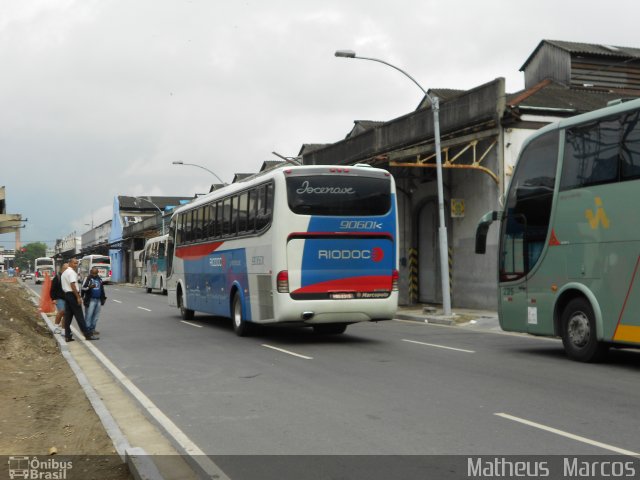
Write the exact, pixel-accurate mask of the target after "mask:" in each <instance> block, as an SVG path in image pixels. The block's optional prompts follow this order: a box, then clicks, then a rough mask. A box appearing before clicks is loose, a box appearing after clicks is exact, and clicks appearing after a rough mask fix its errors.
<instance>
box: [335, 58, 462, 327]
mask: <svg viewBox="0 0 640 480" xmlns="http://www.w3.org/2000/svg"><path fill="white" fill-rule="evenodd" d="M335 56H336V57H342V58H357V59H359V60H370V61H372V62H378V63H383V64H385V65H387V66H389V67H391V68H393V69H395V70H398V71H399V72H400V73H402V74H403V75H405V76H406V77H407V78H409V80H411V81H412V82H413V83H415V84H416V85H417V86H418V88H419V89H420V90H422V93H424V94H425V96H426V97H427V99H428V100H429V102H431V110H432V111H433V137H434V140H435V149H436V178H437V184H438V214H439V217H440V228H439V229H438V238H439V243H440V276H441V278H440V281H441V283H442V310H443V314H444V315H445V316H451V292H450V288H449V245H448V243H449V241H448V237H447V225H446V223H445V216H444V189H443V186H442V185H443V180H442V155H441V152H440V100H439V99H438V97H436V96H434V95H429V93H428V92H427V91H426V90H425V89H424V88H422V85H420V84H419V83H418V82H417V81H416V80H415V78H413V77H412V76H411V75H409V74H408V73H407V72H405V71H404V70H402V69H401V68H398V67H396V66H395V65H392V64H390V63H388V62H385V61H384V60H380V59H378V58H370V57H358V56H357V55H356V52H354V51H353V50H338V51H336V53H335Z"/></svg>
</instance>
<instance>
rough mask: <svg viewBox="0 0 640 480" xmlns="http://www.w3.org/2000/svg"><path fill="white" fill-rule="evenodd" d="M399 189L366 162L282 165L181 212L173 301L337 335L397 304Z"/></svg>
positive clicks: (238, 319) (170, 247) (170, 282)
mask: <svg viewBox="0 0 640 480" xmlns="http://www.w3.org/2000/svg"><path fill="white" fill-rule="evenodd" d="M397 230H398V220H397V215H396V190H395V183H394V181H393V177H392V176H391V175H390V174H389V172H387V171H385V170H381V169H378V168H372V167H369V166H353V167H334V166H283V167H280V168H277V169H274V170H269V171H265V172H263V173H260V174H257V175H254V176H252V177H249V178H246V179H244V180H241V181H239V182H235V183H233V184H231V185H228V186H226V187H223V188H220V189H218V190H215V191H213V192H211V193H209V194H207V195H204V196H201V197H199V198H198V199H196V200H194V201H193V202H191V203H190V204H188V205H184V206H182V207H180V208H179V209H177V210H176V211H175V213H174V214H173V216H172V218H171V225H170V229H169V238H168V244H167V260H168V261H169V264H168V265H167V274H168V278H167V289H168V292H169V305H172V306H176V307H178V308H179V309H180V313H181V315H182V318H183V319H185V320H188V319H190V318H192V317H193V315H194V312H195V311H198V312H203V313H206V314H209V315H217V316H222V317H228V318H231V319H232V320H233V322H232V323H233V328H234V330H235V332H236V334H238V335H240V336H244V335H247V334H249V333H250V330H251V328H252V327H253V326H254V325H256V324H264V325H268V324H283V323H284V324H287V325H299V326H309V327H313V329H314V330H315V331H316V332H317V333H320V334H340V333H342V332H344V331H345V330H346V328H347V326H348V325H349V324H352V323H356V322H369V321H378V320H388V319H392V318H393V316H394V315H395V313H396V309H397V306H398V236H397Z"/></svg>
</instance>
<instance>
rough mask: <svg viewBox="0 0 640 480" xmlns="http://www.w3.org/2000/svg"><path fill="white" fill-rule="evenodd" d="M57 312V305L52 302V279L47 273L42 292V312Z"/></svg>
mask: <svg viewBox="0 0 640 480" xmlns="http://www.w3.org/2000/svg"><path fill="white" fill-rule="evenodd" d="M55 311H56V305H55V304H54V303H53V300H51V277H49V274H48V273H47V272H45V274H44V285H43V287H42V291H41V292H40V312H42V313H51V312H55Z"/></svg>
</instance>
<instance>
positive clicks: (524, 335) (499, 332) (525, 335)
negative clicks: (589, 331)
mask: <svg viewBox="0 0 640 480" xmlns="http://www.w3.org/2000/svg"><path fill="white" fill-rule="evenodd" d="M392 322H401V323H413V324H414V325H426V326H429V327H439V328H450V329H453V330H458V331H460V332H465V333H466V332H471V333H489V334H491V335H508V336H510V337H518V338H528V339H529V340H545V341H548V342H556V343H557V342H560V341H561V339H560V338H557V337H539V336H537V335H529V334H528V333H522V332H504V331H502V330H485V329H481V328H478V329H476V328H474V327H464V326H460V325H441V324H439V323H426V322H424V321H423V320H403V319H400V318H394V319H393V320H392Z"/></svg>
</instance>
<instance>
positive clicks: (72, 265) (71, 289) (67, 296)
mask: <svg viewBox="0 0 640 480" xmlns="http://www.w3.org/2000/svg"><path fill="white" fill-rule="evenodd" d="M77 270H78V259H77V258H72V259H71V260H69V268H67V269H66V270H65V271H64V273H63V274H62V277H61V278H60V280H61V283H62V290H63V291H64V300H65V311H64V338H65V340H66V341H67V342H73V340H74V338H73V335H72V334H71V320H72V319H73V317H76V322H78V326H79V327H80V330H82V333H83V335H84V338H86V339H87V340H96V338H95V337H93V336H92V335H91V333H90V332H89V331H88V330H87V324H86V322H85V321H84V314H83V313H82V306H81V305H82V299H81V298H80V289H79V288H78V273H77Z"/></svg>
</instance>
